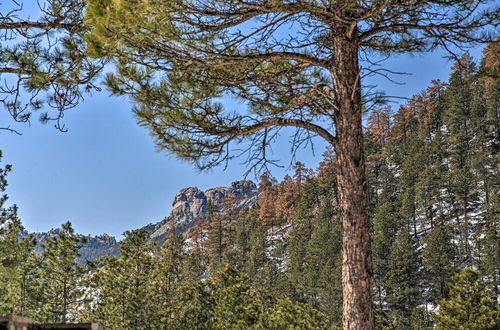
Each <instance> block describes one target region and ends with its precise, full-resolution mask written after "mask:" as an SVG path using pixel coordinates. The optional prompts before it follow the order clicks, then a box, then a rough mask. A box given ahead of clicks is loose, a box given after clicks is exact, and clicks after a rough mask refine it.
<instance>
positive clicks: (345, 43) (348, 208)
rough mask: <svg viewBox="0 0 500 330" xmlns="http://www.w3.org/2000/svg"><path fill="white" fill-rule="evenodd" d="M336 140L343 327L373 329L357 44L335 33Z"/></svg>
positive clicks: (333, 70) (369, 227) (348, 328)
mask: <svg viewBox="0 0 500 330" xmlns="http://www.w3.org/2000/svg"><path fill="white" fill-rule="evenodd" d="M331 72H332V77H333V85H334V86H333V89H334V93H335V95H334V97H335V98H336V102H337V104H338V109H337V111H336V112H335V113H336V115H335V124H336V133H337V143H336V146H335V151H336V163H337V193H338V200H339V209H340V221H341V231H342V293H343V314H342V322H343V328H344V329H345V330H351V329H352V330H354V329H356V330H361V329H363V330H365V329H369V330H370V329H374V318H373V299H372V298H373V293H372V290H373V286H372V283H373V270H372V257H371V241H370V236H371V233H370V232H371V226H370V220H369V218H368V191H367V183H366V173H365V159H364V153H363V130H362V122H361V119H362V118H361V116H362V103H361V90H360V89H361V87H360V86H361V84H360V68H359V63H358V45H357V42H356V41H355V40H352V39H349V38H347V37H345V36H342V37H334V51H333V56H332V70H331Z"/></svg>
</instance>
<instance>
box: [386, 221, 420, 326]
mask: <svg viewBox="0 0 500 330" xmlns="http://www.w3.org/2000/svg"><path fill="white" fill-rule="evenodd" d="M419 269H420V256H419V254H418V251H417V249H416V243H415V242H414V240H413V239H412V237H411V235H410V234H409V233H408V232H407V231H406V230H401V231H400V232H399V233H398V234H397V237H396V240H395V241H394V243H393V244H392V247H391V253H390V256H389V262H388V269H387V279H386V281H385V289H386V291H387V298H386V299H387V303H388V305H389V307H391V308H392V309H394V310H396V311H398V312H401V313H402V315H404V316H405V317H407V316H408V315H410V314H411V311H412V310H413V309H414V308H415V307H416V306H417V305H418V303H419V297H420V291H421V289H420V285H421V283H420V274H419V273H420V270H419Z"/></svg>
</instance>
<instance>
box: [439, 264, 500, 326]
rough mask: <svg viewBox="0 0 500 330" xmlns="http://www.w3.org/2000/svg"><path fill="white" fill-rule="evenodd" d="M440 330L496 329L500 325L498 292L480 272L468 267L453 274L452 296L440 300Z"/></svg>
mask: <svg viewBox="0 0 500 330" xmlns="http://www.w3.org/2000/svg"><path fill="white" fill-rule="evenodd" d="M436 320H437V324H436V329H437V330H445V329H457V330H489V329H491V330H493V329H498V328H499V327H500V309H499V306H498V302H497V299H496V295H495V293H494V292H493V291H492V290H489V289H487V288H486V285H485V283H484V282H483V281H482V280H481V278H480V274H479V272H478V271H474V270H471V269H469V268H466V269H465V270H464V271H463V272H461V273H459V274H457V275H455V276H454V277H453V284H452V285H451V286H450V298H449V299H448V300H441V301H439V313H438V315H437V316H436Z"/></svg>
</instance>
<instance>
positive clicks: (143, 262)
mask: <svg viewBox="0 0 500 330" xmlns="http://www.w3.org/2000/svg"><path fill="white" fill-rule="evenodd" d="M154 252H155V248H154V245H153V243H152V242H151V241H150V240H149V234H148V233H147V232H146V231H145V230H137V231H127V232H125V239H124V240H123V241H121V242H120V257H108V258H105V259H104V260H103V261H102V265H101V266H100V267H99V268H98V270H97V272H96V273H95V274H94V276H93V279H92V288H93V290H94V291H93V294H94V295H96V297H95V299H96V300H95V301H97V304H96V305H95V306H94V308H93V310H92V312H91V317H92V318H93V319H94V320H95V321H98V322H101V323H103V324H104V326H106V327H109V328H111V329H139V328H147V327H153V328H154V327H160V325H159V323H158V322H159V320H158V308H163V307H164V306H163V304H162V302H163V300H161V299H158V298H159V297H158V296H159V294H161V292H159V291H158V288H157V287H156V286H155V285H153V283H154V281H153V279H154V272H155V257H154Z"/></svg>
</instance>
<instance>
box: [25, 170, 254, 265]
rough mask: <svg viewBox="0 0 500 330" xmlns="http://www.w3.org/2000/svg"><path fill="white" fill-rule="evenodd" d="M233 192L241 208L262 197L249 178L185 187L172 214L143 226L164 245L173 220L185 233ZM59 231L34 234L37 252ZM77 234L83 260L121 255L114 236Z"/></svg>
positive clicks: (175, 199)
mask: <svg viewBox="0 0 500 330" xmlns="http://www.w3.org/2000/svg"><path fill="white" fill-rule="evenodd" d="M230 194H231V195H233V196H235V197H236V198H237V199H238V208H240V209H244V208H246V207H249V206H252V205H254V204H256V203H257V202H258V200H259V189H258V188H257V186H256V184H255V183H253V182H252V181H247V180H241V181H236V182H233V183H232V184H231V186H230V187H216V188H211V189H208V190H206V191H201V190H199V189H198V188H196V187H189V188H184V189H181V190H180V191H179V192H178V193H177V195H176V196H175V198H174V201H173V203H172V210H171V212H170V215H169V216H168V217H166V218H165V219H163V220H161V221H159V222H156V223H150V224H148V225H146V226H144V227H142V228H143V229H146V230H147V231H148V232H149V233H150V234H151V239H152V240H154V241H155V242H157V243H159V244H162V243H163V242H164V241H165V239H166V232H167V229H168V227H169V222H170V221H173V222H174V224H175V230H176V232H177V233H178V234H183V233H185V232H186V231H188V230H189V229H190V228H192V227H193V226H194V225H195V224H196V223H197V222H198V221H200V220H202V221H206V219H207V217H206V211H207V205H208V204H209V201H210V203H211V204H212V205H213V206H214V207H220V206H221V205H222V201H223V200H224V198H226V197H227V196H229V195H230ZM142 228H141V229H142ZM59 233H60V229H51V230H50V231H48V232H41V233H32V234H33V236H34V238H35V239H36V242H37V245H36V247H35V250H36V251H37V253H41V252H42V248H41V245H42V244H43V242H45V241H46V240H47V237H50V236H57V235H59ZM22 235H23V236H26V235H28V232H27V231H24V232H23V233H22ZM77 236H78V237H79V238H81V240H82V243H81V244H82V247H81V249H80V251H79V252H80V257H79V258H78V262H79V263H84V262H86V261H88V260H94V259H97V258H99V257H103V256H118V255H119V254H120V252H119V242H118V241H117V240H116V238H115V237H113V236H110V235H107V234H102V235H98V236H87V235H81V234H78V235H77Z"/></svg>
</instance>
